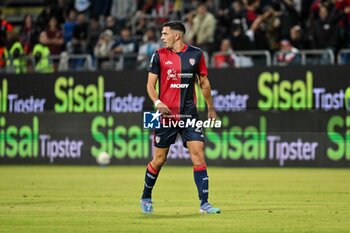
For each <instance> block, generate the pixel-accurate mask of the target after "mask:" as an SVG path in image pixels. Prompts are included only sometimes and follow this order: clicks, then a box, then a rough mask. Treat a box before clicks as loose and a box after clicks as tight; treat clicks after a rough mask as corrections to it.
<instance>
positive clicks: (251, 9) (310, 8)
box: [0, 0, 350, 73]
mask: <svg viewBox="0 0 350 233" xmlns="http://www.w3.org/2000/svg"><path fill="white" fill-rule="evenodd" d="M168 20H182V21H183V22H184V24H185V26H186V35H185V40H186V42H187V43H190V44H193V45H195V46H198V47H200V48H201V49H202V50H203V51H205V52H206V54H207V55H208V57H211V56H212V55H213V54H216V53H217V52H222V53H232V51H235V50H236V51H245V50H268V51H270V52H271V53H275V52H281V51H282V52H283V53H281V55H280V56H278V57H277V58H278V59H279V60H280V61H281V62H286V63H289V62H292V61H293V59H294V57H295V56H293V54H295V53H296V52H297V51H298V50H305V49H331V50H333V51H334V52H337V51H339V50H340V49H342V48H350V0H206V1H203V0H191V1H185V0H52V1H48V2H47V4H45V6H43V10H42V12H41V13H40V14H39V15H38V16H36V17H35V18H34V17H33V16H32V15H26V16H24V18H23V22H22V23H21V24H20V25H17V26H16V25H15V26H16V27H17V29H18V30H16V28H15V27H14V25H13V24H12V23H11V22H8V21H7V19H6V15H4V14H3V13H2V10H1V9H0V69H1V68H4V67H6V66H10V65H11V67H12V68H13V69H14V72H16V73H22V72H26V70H27V69H32V70H35V71H38V72H52V71H53V70H57V69H59V67H60V66H62V64H60V61H61V60H62V57H64V56H67V55H81V54H90V55H91V56H92V57H93V61H94V64H95V65H96V67H98V68H99V69H114V68H115V67H113V66H115V65H117V64H118V63H119V61H121V60H122V63H121V64H122V68H123V69H136V68H138V69H143V68H146V67H147V64H148V60H149V58H150V56H151V55H152V53H153V52H154V50H156V49H158V48H160V47H161V46H162V44H161V43H160V29H161V26H162V24H163V23H164V22H166V21H168ZM53 55H54V56H53ZM55 55H56V56H57V57H60V58H61V60H59V59H57V60H52V59H49V57H55ZM24 57H26V58H28V57H29V58H31V61H32V62H30V61H28V60H26V59H24ZM111 60H112V61H113V63H111V62H110V61H111ZM52 61H53V62H52ZM75 63H76V64H75V65H78V63H79V61H77V62H75ZM111 64H112V65H111ZM213 65H214V66H215V67H234V66H235V57H234V56H215V59H214V64H213ZM63 66H64V65H63Z"/></svg>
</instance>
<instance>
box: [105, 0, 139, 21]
mask: <svg viewBox="0 0 350 233" xmlns="http://www.w3.org/2000/svg"><path fill="white" fill-rule="evenodd" d="M137 2H138V1H137V0H118V1H112V5H111V9H110V15H112V16H113V17H114V18H115V19H116V20H117V21H118V24H119V25H121V26H122V27H124V26H125V25H126V23H127V21H128V19H130V18H131V17H132V16H133V15H134V14H135V12H136V10H137Z"/></svg>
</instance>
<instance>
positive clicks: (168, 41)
mask: <svg viewBox="0 0 350 233" xmlns="http://www.w3.org/2000/svg"><path fill="white" fill-rule="evenodd" d="M160 39H161V41H162V42H163V44H164V47H165V48H168V49H172V48H173V47H174V44H175V41H176V32H175V31H174V30H171V29H170V28H169V27H163V30H162V36H161V37H160Z"/></svg>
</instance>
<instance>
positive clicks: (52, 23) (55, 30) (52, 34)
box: [45, 17, 64, 55]
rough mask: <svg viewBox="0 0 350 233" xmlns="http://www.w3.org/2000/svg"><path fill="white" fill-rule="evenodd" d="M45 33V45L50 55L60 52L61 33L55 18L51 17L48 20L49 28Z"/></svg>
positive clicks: (62, 41)
mask: <svg viewBox="0 0 350 233" xmlns="http://www.w3.org/2000/svg"><path fill="white" fill-rule="evenodd" d="M45 32H46V35H47V46H48V47H49V49H50V53H51V54H52V55H59V54H60V53H61V52H62V46H63V43H64V40H63V33H62V31H61V30H60V28H59V26H58V22H57V19H56V18H55V17H51V18H50V20H49V28H48V30H46V31H45Z"/></svg>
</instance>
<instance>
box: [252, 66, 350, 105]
mask: <svg viewBox="0 0 350 233" xmlns="http://www.w3.org/2000/svg"><path fill="white" fill-rule="evenodd" d="M313 83H314V77H313V73H312V72H311V71H307V72H306V77H305V78H301V79H295V80H288V79H285V78H281V77H280V74H279V73H277V72H274V73H269V72H264V73H262V74H261V75H260V76H259V80H258V90H259V93H260V95H261V98H260V99H259V100H258V107H259V109H261V110H264V111H268V110H271V109H273V110H295V111H300V110H310V109H321V110H324V111H329V110H339V109H343V108H344V102H345V101H344V98H345V94H344V90H343V89H340V90H338V91H336V92H328V91H327V90H326V88H324V87H314V84H313Z"/></svg>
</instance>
